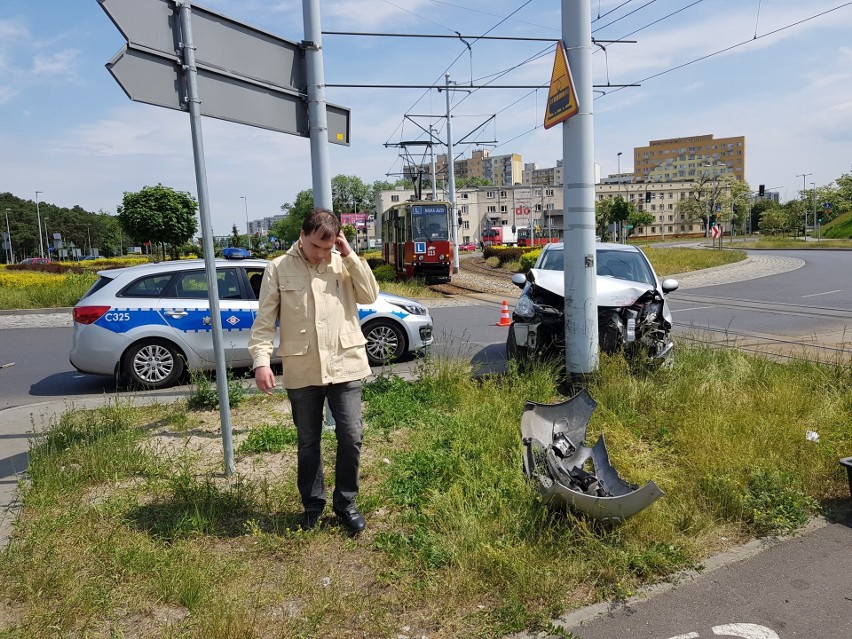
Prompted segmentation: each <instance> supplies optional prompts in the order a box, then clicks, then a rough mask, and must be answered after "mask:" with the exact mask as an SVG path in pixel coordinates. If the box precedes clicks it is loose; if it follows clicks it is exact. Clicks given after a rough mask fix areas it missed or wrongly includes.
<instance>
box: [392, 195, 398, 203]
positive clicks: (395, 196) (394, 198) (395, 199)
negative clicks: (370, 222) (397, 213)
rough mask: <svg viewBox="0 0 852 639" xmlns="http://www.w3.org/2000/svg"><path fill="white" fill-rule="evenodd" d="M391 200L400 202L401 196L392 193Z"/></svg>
mask: <svg viewBox="0 0 852 639" xmlns="http://www.w3.org/2000/svg"><path fill="white" fill-rule="evenodd" d="M391 202H399V196H398V195H391Z"/></svg>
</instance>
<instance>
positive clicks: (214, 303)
mask: <svg viewBox="0 0 852 639" xmlns="http://www.w3.org/2000/svg"><path fill="white" fill-rule="evenodd" d="M177 5H178V7H179V8H180V30H181V33H180V38H179V41H180V46H181V48H182V49H183V61H184V64H185V65H186V92H187V96H188V98H189V122H190V126H191V128H192V154H193V158H194V160H195V183H196V186H197V188H198V204H199V209H200V218H201V244H202V247H203V248H204V269H205V270H206V271H207V291H208V294H209V300H210V321H211V325H212V329H213V330H212V333H213V354H214V358H215V360H216V387H217V389H218V392H219V417H220V420H221V422H222V446H223V449H224V453H225V475H226V476H228V477H230V476H231V475H232V474H233V473H234V470H235V469H236V467H235V465H234V444H233V440H232V437H231V408H230V406H229V404H228V371H227V369H226V367H225V350H224V347H223V345H222V315H221V313H220V312H219V287H218V282H217V278H216V256H215V255H214V253H213V229H212V226H211V223H210V208H209V207H210V204H209V199H210V198H209V197H208V192H207V167H206V164H205V161H204V141H203V139H202V135H201V99H200V98H199V95H198V78H197V73H198V70H197V68H196V66H195V47H194V46H193V43H192V24H191V22H192V21H191V12H192V9H191V4H190V2H189V0H177Z"/></svg>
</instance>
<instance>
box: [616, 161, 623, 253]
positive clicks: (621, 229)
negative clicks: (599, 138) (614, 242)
mask: <svg viewBox="0 0 852 639" xmlns="http://www.w3.org/2000/svg"><path fill="white" fill-rule="evenodd" d="M617 157H618V194H619V195H621V151H619V152H618V155H617ZM622 225H623V222H622V221H621V220H619V222H618V229H617V231H616V232H617V233H618V241H619V242H621V238H622V235H623V234H624V229H623V228H622Z"/></svg>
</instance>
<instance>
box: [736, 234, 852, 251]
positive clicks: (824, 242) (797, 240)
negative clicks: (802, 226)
mask: <svg viewBox="0 0 852 639" xmlns="http://www.w3.org/2000/svg"><path fill="white" fill-rule="evenodd" d="M815 235H816V234H815V233H811V239H810V240H809V241H805V239H804V238H801V237H766V236H762V237H761V238H760V239H759V240H757V241H756V242H753V243H750V244H749V245H748V247H749V248H757V249H820V250H823V249H833V248H835V249H838V248H839V249H850V248H852V240H849V239H828V238H827V237H826V236H825V235H823V237H822V238H821V239H820V241H818V242H816V241H814V240H815V239H816V237H815Z"/></svg>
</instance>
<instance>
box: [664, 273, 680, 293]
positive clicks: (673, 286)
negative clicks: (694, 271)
mask: <svg viewBox="0 0 852 639" xmlns="http://www.w3.org/2000/svg"><path fill="white" fill-rule="evenodd" d="M678 286H680V282H678V281H677V280H676V279H673V278H671V277H667V278H666V279H664V280H663V283H662V287H663V293H664V294H665V295H668V294H669V293H671V292H672V291H676V290H677V288H678Z"/></svg>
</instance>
